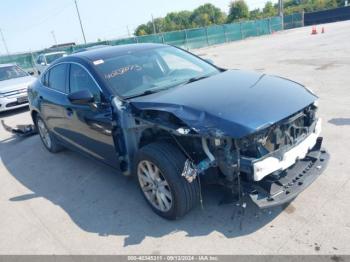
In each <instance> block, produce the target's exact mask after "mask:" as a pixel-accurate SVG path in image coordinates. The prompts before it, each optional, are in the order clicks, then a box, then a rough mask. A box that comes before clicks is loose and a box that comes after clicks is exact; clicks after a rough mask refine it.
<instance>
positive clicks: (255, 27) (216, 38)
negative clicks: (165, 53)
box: [0, 17, 297, 71]
mask: <svg viewBox="0 0 350 262" xmlns="http://www.w3.org/2000/svg"><path fill="white" fill-rule="evenodd" d="M286 18H287V17H286ZM286 18H285V21H286ZM288 19H289V18H288ZM292 21H293V24H292V25H294V24H295V25H297V24H296V23H297V22H296V21H297V17H295V19H294V20H293V18H292ZM285 25H286V23H285V24H284V26H285ZM288 28H289V24H288ZM290 28H291V27H290ZM280 30H283V24H282V18H281V17H271V18H266V19H261V20H254V21H243V22H238V23H232V24H223V25H213V26H209V27H202V28H193V29H186V30H181V31H173V32H166V33H159V34H153V35H145V36H138V37H130V38H125V39H117V40H108V41H102V42H101V41H100V42H95V43H88V44H84V45H75V46H69V47H65V48H55V49H46V50H41V51H37V52H32V53H22V54H14V55H9V56H0V64H4V63H16V64H18V65H19V66H21V67H22V68H24V69H26V70H28V71H31V70H33V68H34V61H35V59H36V58H37V56H38V55H40V54H42V53H48V52H53V51H65V52H67V53H68V54H70V53H72V52H74V51H76V50H79V49H82V48H87V47H91V46H95V45H121V44H133V43H164V44H170V45H175V46H178V47H181V48H184V49H195V48H201V47H206V46H211V45H217V44H223V43H226V42H231V41H237V40H242V39H245V38H248V37H254V36H260V35H266V34H271V33H273V32H276V31H280Z"/></svg>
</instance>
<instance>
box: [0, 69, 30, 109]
mask: <svg viewBox="0 0 350 262" xmlns="http://www.w3.org/2000/svg"><path fill="white" fill-rule="evenodd" d="M34 81H35V78H34V77H32V76H31V75H29V74H28V73H27V72H25V71H24V70H22V69H21V68H20V67H18V66H17V65H15V64H0V112H2V111H7V110H11V109H15V108H19V107H24V106H27V105H28V94H27V88H28V86H29V85H30V84H31V83H33V82H34Z"/></svg>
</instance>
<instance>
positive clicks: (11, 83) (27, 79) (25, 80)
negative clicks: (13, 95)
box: [0, 76, 36, 94]
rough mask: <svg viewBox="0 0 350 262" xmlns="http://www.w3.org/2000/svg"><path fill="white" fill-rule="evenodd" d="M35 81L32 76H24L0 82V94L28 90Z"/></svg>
mask: <svg viewBox="0 0 350 262" xmlns="http://www.w3.org/2000/svg"><path fill="white" fill-rule="evenodd" d="M35 79H36V78H35V77H32V76H24V77H18V78H13V79H9V80H4V81H0V94H1V93H7V92H11V91H16V90H21V89H24V88H27V87H28V85H30V84H31V83H33V82H34V81H35Z"/></svg>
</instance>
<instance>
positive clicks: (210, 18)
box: [190, 4, 226, 27]
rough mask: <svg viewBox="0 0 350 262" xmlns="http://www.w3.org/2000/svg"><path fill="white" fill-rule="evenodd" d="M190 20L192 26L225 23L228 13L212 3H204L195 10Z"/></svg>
mask: <svg viewBox="0 0 350 262" xmlns="http://www.w3.org/2000/svg"><path fill="white" fill-rule="evenodd" d="M190 21H191V23H192V26H199V27H202V26H208V25H213V24H217V25H218V24H223V23H225V21H226V15H225V13H224V12H222V11H221V9H220V8H217V7H216V6H214V5H212V4H204V5H201V6H199V7H198V8H196V9H195V10H193V12H192V15H191V16H190Z"/></svg>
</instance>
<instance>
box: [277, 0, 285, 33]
mask: <svg viewBox="0 0 350 262" xmlns="http://www.w3.org/2000/svg"><path fill="white" fill-rule="evenodd" d="M283 9H284V7H283V0H278V15H279V16H280V17H281V18H282V29H284V17H283V12H284V10H283Z"/></svg>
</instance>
